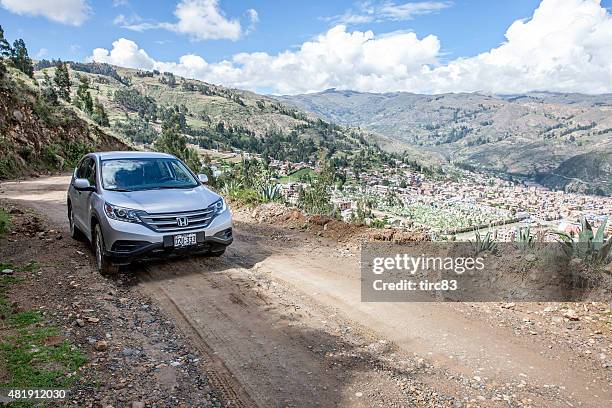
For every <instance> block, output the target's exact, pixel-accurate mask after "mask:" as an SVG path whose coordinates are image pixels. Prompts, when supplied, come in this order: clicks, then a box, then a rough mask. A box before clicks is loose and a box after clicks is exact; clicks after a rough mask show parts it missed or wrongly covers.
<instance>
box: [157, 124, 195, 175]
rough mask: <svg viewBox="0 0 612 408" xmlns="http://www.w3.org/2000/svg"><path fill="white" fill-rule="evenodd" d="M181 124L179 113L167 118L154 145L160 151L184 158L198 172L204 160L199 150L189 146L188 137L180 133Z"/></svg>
mask: <svg viewBox="0 0 612 408" xmlns="http://www.w3.org/2000/svg"><path fill="white" fill-rule="evenodd" d="M180 130H181V125H180V119H179V115H178V114H174V115H172V116H170V117H169V118H167V119H165V120H164V122H163V123H162V133H161V135H160V136H159V137H158V138H157V140H156V141H155V144H154V145H153V147H154V148H155V150H158V151H160V152H165V153H170V154H172V155H174V156H176V157H178V158H179V159H181V160H183V161H184V162H185V164H187V166H189V167H190V168H191V169H192V170H193V171H195V172H196V173H199V172H200V169H201V167H202V162H201V161H200V158H199V155H198V152H197V151H196V150H195V149H193V148H190V147H187V138H186V137H185V136H184V135H182V134H181V133H180Z"/></svg>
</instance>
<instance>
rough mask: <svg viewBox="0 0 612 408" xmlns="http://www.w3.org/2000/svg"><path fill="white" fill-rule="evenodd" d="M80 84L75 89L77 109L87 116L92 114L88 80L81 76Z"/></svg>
mask: <svg viewBox="0 0 612 408" xmlns="http://www.w3.org/2000/svg"><path fill="white" fill-rule="evenodd" d="M80 81H81V83H80V84H79V88H78V89H77V96H78V98H79V105H80V106H79V107H80V108H81V109H83V110H84V111H85V112H87V113H88V114H89V115H91V114H92V112H93V99H91V93H89V79H87V77H86V76H84V75H83V76H81V78H80Z"/></svg>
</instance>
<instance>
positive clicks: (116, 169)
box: [101, 158, 200, 191]
mask: <svg viewBox="0 0 612 408" xmlns="http://www.w3.org/2000/svg"><path fill="white" fill-rule="evenodd" d="M101 179H102V186H103V187H104V189H106V190H115V191H138V190H158V189H173V188H195V187H197V186H198V185H200V183H199V181H198V180H197V179H196V178H195V177H194V175H193V174H191V172H190V171H189V170H188V169H187V167H186V166H185V165H184V164H183V163H181V162H180V161H179V160H176V159H172V158H142V159H136V158H133V159H131V158H126V159H110V160H103V161H102V173H101Z"/></svg>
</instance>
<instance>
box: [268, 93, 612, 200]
mask: <svg viewBox="0 0 612 408" xmlns="http://www.w3.org/2000/svg"><path fill="white" fill-rule="evenodd" d="M277 99H278V100H281V101H283V102H286V103H290V104H292V105H294V106H296V107H299V108H300V109H304V110H306V111H309V112H312V113H315V114H317V115H319V116H320V117H322V118H325V119H326V120H330V121H334V122H336V123H340V124H343V125H347V126H358V127H360V128H362V129H367V130H369V131H372V132H376V133H378V134H381V135H384V136H385V137H387V138H391V139H393V140H394V141H396V142H398V143H401V144H403V145H404V146H407V147H409V149H410V150H409V152H412V151H413V150H417V151H418V152H420V155H421V156H420V157H423V156H427V155H430V156H434V158H435V159H433V160H437V161H438V162H447V163H452V164H454V165H456V166H460V167H463V168H466V169H473V170H480V171H490V172H492V173H495V174H499V175H506V176H514V177H519V178H527V179H531V180H537V181H540V182H543V183H544V184H545V185H547V186H549V187H553V188H556V189H564V188H566V187H567V189H568V191H574V192H587V193H596V194H606V195H609V194H610V193H611V192H612V184H611V183H612V181H611V180H612V169H611V164H610V163H611V162H612V161H611V154H612V96H611V95H608V94H605V95H581V94H554V93H547V92H539V93H537V92H536V93H529V94H525V95H502V96H495V95H486V94H480V93H469V94H468V93H458V94H441V95H419V94H410V93H403V92H396V93H387V94H374V93H360V92H354V91H341V90H335V89H330V90H327V91H323V92H318V93H312V94H306V95H293V96H282V97H278V98H277ZM383 147H384V145H383ZM392 148H393V149H396V148H397V145H393V147H392ZM596 157H599V159H596ZM566 160H572V162H571V163H572V165H571V169H572V170H571V171H568V169H567V167H568V166H567V165H564V162H565V161H566ZM582 169H584V171H582ZM572 172H575V173H574V177H572ZM577 173H580V174H582V178H581V179H578V177H577V175H576V174H577ZM565 177H567V179H566V178H565Z"/></svg>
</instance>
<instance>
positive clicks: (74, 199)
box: [69, 157, 88, 231]
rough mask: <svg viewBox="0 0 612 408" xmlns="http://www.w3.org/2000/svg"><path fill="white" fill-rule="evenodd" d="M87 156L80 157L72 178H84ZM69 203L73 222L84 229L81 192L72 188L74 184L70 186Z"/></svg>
mask: <svg viewBox="0 0 612 408" xmlns="http://www.w3.org/2000/svg"><path fill="white" fill-rule="evenodd" d="M87 159H88V158H87V157H85V158H83V159H81V161H80V162H79V164H78V165H77V168H76V170H75V172H74V178H73V181H74V180H75V179H78V178H85V176H84V175H85V173H86V171H87V163H86V162H87ZM69 191H70V205H71V206H72V214H73V216H74V223H75V225H76V226H77V227H79V229H80V230H81V231H85V230H84V229H83V219H82V212H83V210H82V208H83V193H82V192H81V191H79V190H77V189H75V188H74V186H70V190H69Z"/></svg>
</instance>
